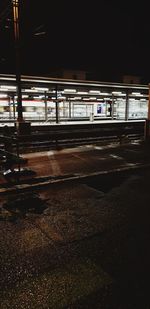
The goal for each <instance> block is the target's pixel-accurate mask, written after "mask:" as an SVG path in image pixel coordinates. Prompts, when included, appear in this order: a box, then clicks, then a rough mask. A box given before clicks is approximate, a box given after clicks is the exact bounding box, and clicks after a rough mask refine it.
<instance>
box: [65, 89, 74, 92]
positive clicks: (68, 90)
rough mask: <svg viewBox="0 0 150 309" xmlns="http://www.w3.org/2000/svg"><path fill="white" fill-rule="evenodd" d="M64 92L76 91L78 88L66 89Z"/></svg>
mask: <svg viewBox="0 0 150 309" xmlns="http://www.w3.org/2000/svg"><path fill="white" fill-rule="evenodd" d="M64 92H70V93H75V92H76V89H64Z"/></svg>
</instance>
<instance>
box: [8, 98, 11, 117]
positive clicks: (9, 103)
mask: <svg viewBox="0 0 150 309" xmlns="http://www.w3.org/2000/svg"><path fill="white" fill-rule="evenodd" d="M10 100H11V97H8V105H9V120H10V119H11V104H10Z"/></svg>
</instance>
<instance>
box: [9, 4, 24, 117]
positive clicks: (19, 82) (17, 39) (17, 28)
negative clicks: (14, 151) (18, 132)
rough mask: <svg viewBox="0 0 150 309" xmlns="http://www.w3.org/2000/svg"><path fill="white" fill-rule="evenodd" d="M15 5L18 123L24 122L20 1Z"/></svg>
mask: <svg viewBox="0 0 150 309" xmlns="http://www.w3.org/2000/svg"><path fill="white" fill-rule="evenodd" d="M12 5H13V22H14V39H15V50H16V84H17V106H18V118H17V121H18V122H22V121H23V112H22V93H21V72H20V36H19V0H12Z"/></svg>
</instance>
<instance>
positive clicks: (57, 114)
mask: <svg viewBox="0 0 150 309" xmlns="http://www.w3.org/2000/svg"><path fill="white" fill-rule="evenodd" d="M57 91H58V87H57V85H56V123H59V110H58V109H59V105H58V95H57Z"/></svg>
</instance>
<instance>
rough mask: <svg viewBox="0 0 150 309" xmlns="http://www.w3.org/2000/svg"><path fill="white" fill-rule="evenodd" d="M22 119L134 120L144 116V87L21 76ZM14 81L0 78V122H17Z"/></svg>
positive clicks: (147, 92)
mask: <svg viewBox="0 0 150 309" xmlns="http://www.w3.org/2000/svg"><path fill="white" fill-rule="evenodd" d="M21 88H22V109H23V118H24V120H25V121H30V122H43V123H44V122H50V123H51V122H54V123H59V122H63V121H66V122H67V121H68V122H69V121H79V120H83V121H84V120H85V121H86V120H89V121H94V120H98V121H100V120H107V119H109V120H137V119H146V118H147V116H148V100H149V87H148V85H140V84H124V83H106V82H98V81H82V80H71V79H69V80H66V79H56V78H44V77H36V76H22V77H21ZM17 113H18V108H17V93H16V79H15V76H13V75H0V121H1V122H6V121H7V122H15V121H16V120H17Z"/></svg>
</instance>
